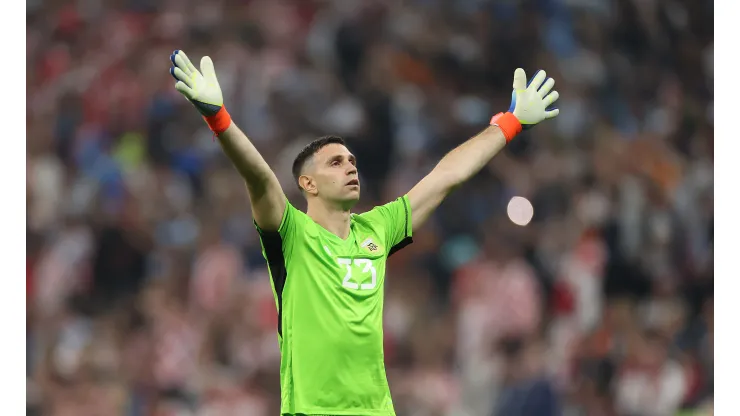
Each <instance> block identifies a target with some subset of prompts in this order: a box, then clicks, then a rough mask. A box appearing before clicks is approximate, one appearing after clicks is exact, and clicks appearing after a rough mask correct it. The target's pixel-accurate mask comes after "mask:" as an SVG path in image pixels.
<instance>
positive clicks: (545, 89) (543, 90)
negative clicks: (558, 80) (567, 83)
mask: <svg viewBox="0 0 740 416" xmlns="http://www.w3.org/2000/svg"><path fill="white" fill-rule="evenodd" d="M554 86H555V80H554V79H552V78H548V79H547V81H545V83H544V84H542V86H541V87H540V89H539V90H537V93H538V94H539V95H540V98H545V96H546V95H547V93H549V92H550V91H552V87H554Z"/></svg>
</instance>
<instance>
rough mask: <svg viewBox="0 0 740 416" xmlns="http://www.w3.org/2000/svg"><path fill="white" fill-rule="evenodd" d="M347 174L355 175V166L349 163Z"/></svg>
mask: <svg viewBox="0 0 740 416" xmlns="http://www.w3.org/2000/svg"><path fill="white" fill-rule="evenodd" d="M347 175H357V166H354V165H350V168H349V169H347Z"/></svg>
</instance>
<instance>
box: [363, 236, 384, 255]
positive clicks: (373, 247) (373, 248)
mask: <svg viewBox="0 0 740 416" xmlns="http://www.w3.org/2000/svg"><path fill="white" fill-rule="evenodd" d="M360 247H362V248H364V249H367V251H369V252H371V253H375V252H377V251H378V250H379V249H380V247H378V245H377V244H375V242H373V239H372V238H368V239H367V240H365V241H363V242H362V244H361V245H360Z"/></svg>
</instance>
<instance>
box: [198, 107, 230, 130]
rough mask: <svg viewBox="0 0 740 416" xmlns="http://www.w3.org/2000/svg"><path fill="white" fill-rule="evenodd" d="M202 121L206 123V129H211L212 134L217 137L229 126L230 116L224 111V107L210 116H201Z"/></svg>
mask: <svg viewBox="0 0 740 416" xmlns="http://www.w3.org/2000/svg"><path fill="white" fill-rule="evenodd" d="M203 120H205V121H206V123H208V127H209V128H210V129H211V131H212V132H213V134H215V135H219V134H221V133H223V132H225V131H226V129H228V128H229V126H230V125H231V116H230V115H229V112H228V111H226V107H225V106H222V107H221V109H220V110H218V113H216V114H214V115H212V116H208V117H206V116H203Z"/></svg>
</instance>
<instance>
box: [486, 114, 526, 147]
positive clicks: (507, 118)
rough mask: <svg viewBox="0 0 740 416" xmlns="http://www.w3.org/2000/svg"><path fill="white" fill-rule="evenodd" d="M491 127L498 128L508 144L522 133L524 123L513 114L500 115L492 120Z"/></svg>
mask: <svg viewBox="0 0 740 416" xmlns="http://www.w3.org/2000/svg"><path fill="white" fill-rule="evenodd" d="M491 125H492V126H498V128H500V129H501V132H502V133H504V137H506V143H508V142H510V141H511V140H512V139H513V138H514V137H516V135H517V134H519V133H521V131H522V123H520V122H519V119H517V118H516V116H515V115H514V114H513V113H509V112H506V113H498V114H496V115H495V116H493V117H492V118H491Z"/></svg>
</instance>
